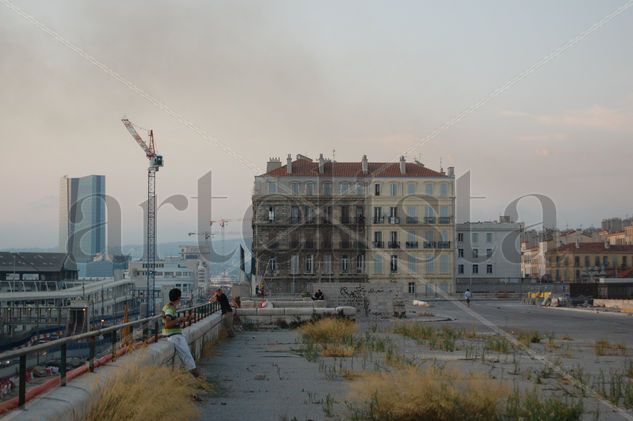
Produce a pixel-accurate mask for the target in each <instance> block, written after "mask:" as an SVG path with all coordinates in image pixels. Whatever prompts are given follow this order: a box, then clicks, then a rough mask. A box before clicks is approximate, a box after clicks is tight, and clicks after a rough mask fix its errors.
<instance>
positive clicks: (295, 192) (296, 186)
mask: <svg viewBox="0 0 633 421" xmlns="http://www.w3.org/2000/svg"><path fill="white" fill-rule="evenodd" d="M290 187H291V189H292V194H293V195H295V196H297V195H299V183H291V184H290Z"/></svg>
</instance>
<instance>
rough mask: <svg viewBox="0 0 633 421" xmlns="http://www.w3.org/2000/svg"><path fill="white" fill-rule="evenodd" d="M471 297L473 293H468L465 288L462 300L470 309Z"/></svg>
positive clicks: (467, 289) (468, 290)
mask: <svg viewBox="0 0 633 421" xmlns="http://www.w3.org/2000/svg"><path fill="white" fill-rule="evenodd" d="M472 297H473V293H472V292H470V289H469V288H466V292H464V300H466V305H467V306H468V307H470V299H471V298H472Z"/></svg>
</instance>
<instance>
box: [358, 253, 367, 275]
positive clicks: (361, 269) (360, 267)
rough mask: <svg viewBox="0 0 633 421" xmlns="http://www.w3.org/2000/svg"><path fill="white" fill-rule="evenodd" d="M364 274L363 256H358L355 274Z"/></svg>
mask: <svg viewBox="0 0 633 421" xmlns="http://www.w3.org/2000/svg"><path fill="white" fill-rule="evenodd" d="M364 272H365V255H364V254H359V255H358V256H356V273H364Z"/></svg>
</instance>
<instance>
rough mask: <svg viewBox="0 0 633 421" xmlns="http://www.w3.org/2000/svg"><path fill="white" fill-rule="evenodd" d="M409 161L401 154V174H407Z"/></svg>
mask: <svg viewBox="0 0 633 421" xmlns="http://www.w3.org/2000/svg"><path fill="white" fill-rule="evenodd" d="M406 172H407V161H405V160H404V155H402V156H400V174H406Z"/></svg>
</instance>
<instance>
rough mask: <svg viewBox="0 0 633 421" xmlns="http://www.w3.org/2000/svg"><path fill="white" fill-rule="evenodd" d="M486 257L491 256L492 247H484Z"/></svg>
mask: <svg viewBox="0 0 633 421" xmlns="http://www.w3.org/2000/svg"><path fill="white" fill-rule="evenodd" d="M486 257H487V258H491V257H492V249H486Z"/></svg>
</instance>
